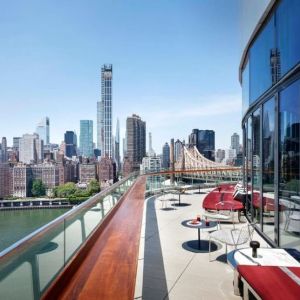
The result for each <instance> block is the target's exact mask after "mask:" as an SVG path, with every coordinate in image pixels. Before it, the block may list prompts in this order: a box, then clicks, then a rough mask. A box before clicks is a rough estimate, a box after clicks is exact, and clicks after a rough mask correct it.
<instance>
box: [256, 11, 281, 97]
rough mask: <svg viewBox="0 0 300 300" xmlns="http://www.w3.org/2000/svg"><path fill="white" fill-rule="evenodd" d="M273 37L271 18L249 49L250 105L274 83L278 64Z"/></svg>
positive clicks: (272, 21)
mask: <svg viewBox="0 0 300 300" xmlns="http://www.w3.org/2000/svg"><path fill="white" fill-rule="evenodd" d="M274 37H275V26H274V17H272V18H271V19H270V20H269V22H268V23H267V25H266V26H265V28H264V29H263V31H262V32H261V33H260V34H259V36H258V37H257V39H256V41H255V43H254V44H253V46H252V48H251V49H250V103H253V102H254V101H255V100H256V99H257V98H258V97H259V96H260V95H262V94H263V93H264V92H265V91H266V90H267V89H268V88H269V87H271V85H272V83H274V80H275V79H274V72H276V68H277V67H276V64H277V63H278V59H277V57H278V51H277V50H276V48H275V38H274ZM276 81H277V80H276Z"/></svg>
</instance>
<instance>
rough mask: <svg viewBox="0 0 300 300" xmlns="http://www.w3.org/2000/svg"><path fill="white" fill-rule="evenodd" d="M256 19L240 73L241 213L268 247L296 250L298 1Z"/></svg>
mask: <svg viewBox="0 0 300 300" xmlns="http://www.w3.org/2000/svg"><path fill="white" fill-rule="evenodd" d="M249 10H250V11H251V3H247V2H246V3H245V9H244V11H245V12H247V11H249ZM260 16H261V17H260V19H259V20H257V22H256V23H251V24H249V22H247V24H246V25H247V26H248V27H247V29H248V30H247V32H249V34H248V35H247V36H246V37H245V39H244V40H245V43H244V45H245V48H244V50H243V55H242V58H241V63H240V69H239V78H240V82H241V85H242V100H243V119H242V120H243V121H242V127H243V144H244V145H243V156H244V157H245V160H244V172H245V173H244V186H245V189H246V190H247V191H248V193H249V194H250V197H249V198H248V199H249V202H247V205H246V209H247V215H248V218H249V219H250V220H251V221H254V222H255V221H256V222H258V225H257V229H258V230H259V231H260V232H261V234H262V235H263V236H264V237H265V238H266V239H267V240H268V241H269V243H270V244H272V245H273V246H275V247H280V248H294V249H297V250H298V251H299V250H300V238H299V234H300V226H299V218H298V220H297V221H295V220H293V218H292V216H296V215H298V216H299V203H298V201H299V200H298V199H300V188H299V186H300V80H299V77H300V43H299V34H298V30H299V28H300V18H299V16H300V5H299V1H297V0H281V1H271V2H270V4H269V5H268V6H267V8H266V9H265V11H261V14H260ZM248 19H249V18H248ZM249 20H250V19H249ZM250 25H253V26H251V27H249V26H250ZM251 199H253V200H254V199H256V200H257V201H256V202H254V201H251ZM266 203H267V204H266Z"/></svg>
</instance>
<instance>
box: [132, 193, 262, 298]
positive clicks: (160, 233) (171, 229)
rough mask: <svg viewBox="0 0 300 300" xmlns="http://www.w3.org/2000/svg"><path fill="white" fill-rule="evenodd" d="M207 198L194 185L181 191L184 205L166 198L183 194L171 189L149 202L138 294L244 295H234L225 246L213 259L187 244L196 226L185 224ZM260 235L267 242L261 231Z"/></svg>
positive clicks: (141, 250)
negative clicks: (188, 247)
mask: <svg viewBox="0 0 300 300" xmlns="http://www.w3.org/2000/svg"><path fill="white" fill-rule="evenodd" d="M204 197H205V191H204V190H202V191H201V194H199V193H198V190H195V191H189V194H184V195H181V202H182V203H183V205H182V206H176V203H178V201H169V202H168V201H167V199H172V198H173V199H176V200H177V199H178V195H171V194H168V195H163V196H153V197H150V198H148V199H147V200H146V201H145V207H144V208H145V209H144V218H143V227H142V235H141V243H140V251H139V264H138V276H137V281H136V290H135V299H151V300H153V299H155V300H158V299H172V300H173V299H180V300H182V299H184V300H189V299H197V300H199V299H200V300H201V299H212V300H216V299H241V298H240V297H237V296H234V294H233V286H232V282H233V271H232V269H231V268H230V267H229V265H227V263H226V258H225V247H224V246H222V245H219V248H220V249H218V250H217V251H215V252H212V259H215V260H214V261H212V262H209V259H208V253H207V252H203V253H200V252H197V251H196V252H192V251H190V250H189V249H187V245H186V242H187V241H190V240H197V230H196V229H191V228H187V227H184V226H182V225H181V223H182V221H184V220H187V219H193V218H196V215H197V214H199V213H200V215H201V214H202V213H203V210H202V201H203V198H204ZM161 200H162V201H165V202H167V203H162V201H161ZM241 225H242V224H239V225H238V226H241ZM225 227H230V228H232V224H224V225H222V228H225ZM201 239H204V240H205V239H206V240H207V239H208V233H205V232H203V233H201ZM255 239H256V240H259V241H260V242H261V245H262V246H266V243H265V242H263V241H262V240H261V238H260V237H259V236H258V235H257V234H255ZM247 246H248V244H245V246H244V247H247ZM231 249H232V248H230V247H229V248H228V251H230V250H231Z"/></svg>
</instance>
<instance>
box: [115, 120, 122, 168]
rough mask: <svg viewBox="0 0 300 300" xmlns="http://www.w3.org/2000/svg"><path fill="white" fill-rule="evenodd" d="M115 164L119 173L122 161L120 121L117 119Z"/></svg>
mask: <svg viewBox="0 0 300 300" xmlns="http://www.w3.org/2000/svg"><path fill="white" fill-rule="evenodd" d="M115 162H116V166H117V170H118V171H119V170H120V168H121V166H120V164H121V161H120V123H119V119H117V127H116V137H115Z"/></svg>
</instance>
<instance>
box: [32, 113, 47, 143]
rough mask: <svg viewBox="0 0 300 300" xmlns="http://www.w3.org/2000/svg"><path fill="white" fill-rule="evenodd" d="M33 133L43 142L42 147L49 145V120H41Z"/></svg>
mask: <svg viewBox="0 0 300 300" xmlns="http://www.w3.org/2000/svg"><path fill="white" fill-rule="evenodd" d="M35 132H36V133H37V134H38V135H39V138H40V139H41V140H43V141H44V145H49V144H50V120H49V118H48V117H45V118H43V119H42V120H41V121H40V122H39V123H38V124H37V126H36V130H35Z"/></svg>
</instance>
